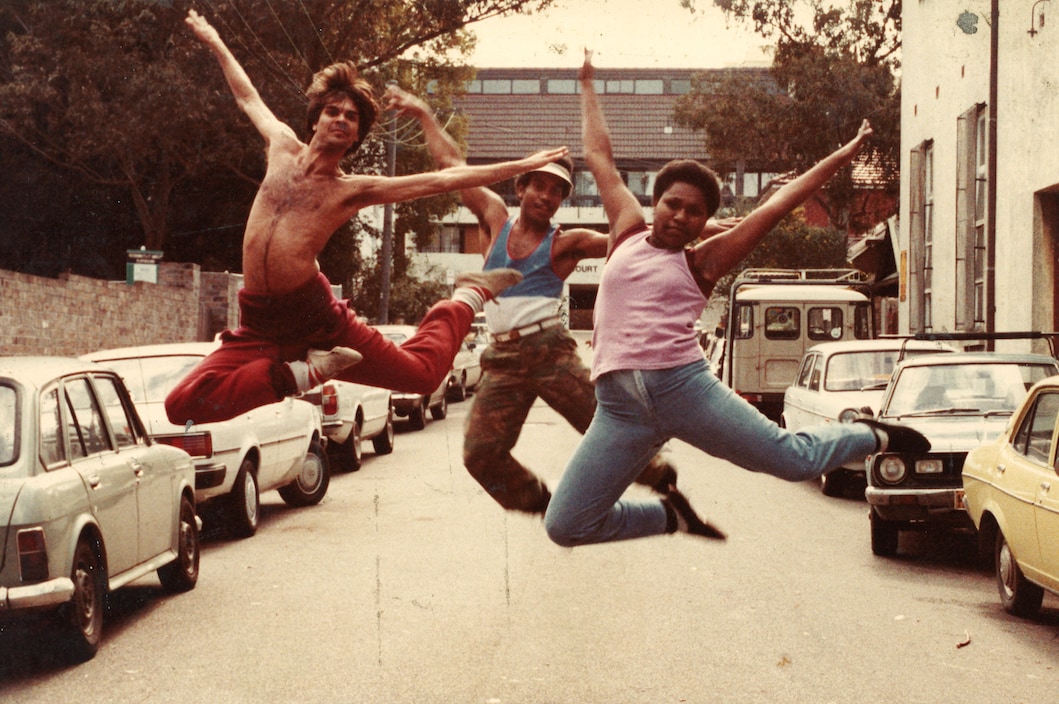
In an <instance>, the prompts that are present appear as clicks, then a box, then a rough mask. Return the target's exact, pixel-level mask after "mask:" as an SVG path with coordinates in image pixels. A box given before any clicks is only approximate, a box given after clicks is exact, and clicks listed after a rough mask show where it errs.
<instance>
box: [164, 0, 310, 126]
mask: <svg viewBox="0 0 1059 704" xmlns="http://www.w3.org/2000/svg"><path fill="white" fill-rule="evenodd" d="M184 21H185V22H186V23H187V25H188V27H190V28H191V31H192V32H194V33H195V36H196V37H197V38H198V40H199V41H200V42H202V43H203V44H205V45H206V47H207V48H208V49H209V50H210V51H212V52H213V55H214V56H215V57H216V59H217V63H219V64H220V66H221V71H223V72H224V78H225V79H226V80H227V81H228V87H229V88H230V89H231V91H232V95H233V96H234V97H235V102H236V104H237V105H238V106H239V109H240V110H242V111H243V112H244V113H246V116H247V117H249V118H250V121H251V122H252V123H254V127H256V128H257V131H258V132H260V133H261V136H262V137H264V138H265V141H267V142H271V141H272V139H273V137H274V136H275V135H277V134H278V133H280V132H285V133H288V134H289V135H290V136H291V137H294V138H295V139H297V135H295V134H294V130H292V129H291V128H290V127H289V126H288V125H285V124H284V123H282V122H280V120H279V119H278V118H277V117H276V116H275V115H274V114H273V113H272V111H271V110H270V109H269V108H268V106H267V105H265V101H264V100H262V99H261V95H260V94H259V93H258V92H257V88H255V87H254V84H253V83H251V82H250V77H249V76H247V75H246V71H244V70H243V67H242V66H241V65H240V64H239V62H238V61H237V60H236V58H235V56H234V55H233V54H232V52H231V51H230V50H229V49H228V46H227V45H226V44H225V43H224V40H222V39H221V35H220V34H218V33H217V30H216V29H215V28H214V27H213V25H211V24H210V23H209V22H207V21H206V18H204V17H203V16H202V15H200V14H199V13H197V12H195V11H194V10H188V16H187V18H186V19H185V20H184Z"/></svg>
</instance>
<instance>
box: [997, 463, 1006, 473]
mask: <svg viewBox="0 0 1059 704" xmlns="http://www.w3.org/2000/svg"><path fill="white" fill-rule="evenodd" d="M1007 468H1008V466H1007V465H1006V464H998V465H997V466H996V471H997V472H999V473H1001V474H1003V473H1004V471H1005V470H1006V469H1007Z"/></svg>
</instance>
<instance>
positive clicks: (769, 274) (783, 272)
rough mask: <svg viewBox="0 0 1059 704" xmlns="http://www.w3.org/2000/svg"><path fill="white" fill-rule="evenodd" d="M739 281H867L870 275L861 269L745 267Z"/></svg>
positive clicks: (738, 278)
mask: <svg viewBox="0 0 1059 704" xmlns="http://www.w3.org/2000/svg"><path fill="white" fill-rule="evenodd" d="M736 280H737V281H738V282H741V283H747V282H751V281H753V282H756V283H771V282H780V281H807V282H809V281H811V282H813V283H823V282H849V283H867V282H868V275H867V274H865V273H864V272H863V271H861V270H860V269H744V270H743V271H741V272H739V276H738V277H737V279H736Z"/></svg>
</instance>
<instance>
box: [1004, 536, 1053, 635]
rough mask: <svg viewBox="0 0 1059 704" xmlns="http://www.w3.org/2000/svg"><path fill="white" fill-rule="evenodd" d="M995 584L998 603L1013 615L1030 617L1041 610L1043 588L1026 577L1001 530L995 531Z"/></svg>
mask: <svg viewBox="0 0 1059 704" xmlns="http://www.w3.org/2000/svg"><path fill="white" fill-rule="evenodd" d="M996 584H997V588H998V589H999V591H1000V603H1001V604H1003V605H1004V609H1005V610H1006V611H1007V612H1008V613H1010V614H1014V615H1015V616H1022V617H1023V618H1032V617H1034V616H1036V615H1037V612H1038V611H1040V610H1041V601H1042V600H1043V599H1044V590H1043V589H1041V588H1040V587H1038V586H1037V585H1036V584H1034V583H1033V582H1031V581H1029V580H1028V579H1026V575H1024V574H1023V573H1022V570H1021V569H1019V565H1018V563H1017V562H1016V561H1015V555H1014V554H1013V553H1012V552H1011V546H1009V545H1008V541H1007V539H1006V538H1004V533H1003V532H1002V531H999V530H998V531H997V533H996Z"/></svg>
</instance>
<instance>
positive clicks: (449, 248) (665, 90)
mask: <svg viewBox="0 0 1059 704" xmlns="http://www.w3.org/2000/svg"><path fill="white" fill-rule="evenodd" d="M732 70H736V71H745V72H746V74H747V80H759V81H763V80H771V79H770V78H769V73H768V69H765V68H739V69H716V70H713V71H715V72H716V73H717V74H718V75H720V74H721V73H722V72H724V73H727V72H730V71H732ZM577 73H578V71H577V69H555V68H541V69H534V68H482V69H479V70H478V73H477V76H476V78H475V80H474V81H472V82H471V83H469V84H468V86H467V92H466V94H465V95H463V96H461V97H460V98H458V99H457V100H456V101H455V105H454V107H455V110H456V111H458V112H459V113H461V114H462V115H463V116H464V117H466V119H467V122H468V135H467V161H468V162H469V163H471V164H480V163H489V162H495V161H503V160H508V159H517V158H521V157H523V156H525V155H526V154H530V153H533V152H536V151H539V150H541V149H545V148H548V147H556V146H567V147H569V149H570V154H571V157H573V159H574V164H575V174H574V190H573V193H572V194H571V196H570V198H569V199H567V201H566V202H565V203H564V204H563V207H561V208H560V209H559V212H558V213H557V214H556V217H555V220H556V221H557V222H558V223H559V224H560V225H561V226H565V227H575V226H576V227H589V228H594V229H598V230H600V231H603V232H605V231H606V229H607V219H606V216H605V214H604V212H603V208H602V206H601V203H600V200H599V197H598V194H597V191H596V188H595V183H594V181H593V179H592V176H591V174H590V173H589V172H588V171H587V170H586V169H585V168H584V160H583V151H584V150H583V148H582V145H581V103H580V86H579V82H578V79H577ZM709 73H711V70H707V69H690V68H689V69H672V68H657V69H604V68H597V69H596V92H597V93H598V95H599V96H600V101H601V103H602V106H603V111H604V113H605V115H606V118H607V123H608V126H609V128H610V133H611V142H612V144H613V147H614V157H615V161H616V162H617V166H618V169H619V170H620V171H621V172H622V173H623V175H624V176H625V177H626V181H627V183H628V184H629V187H630V188H631V189H632V191H633V193H635V194H636V195H637V196H638V197H639V199H640V202H641V203H643V204H644V206H645V210H646V211H647V212H646V215H647V218H648V220H650V218H651V212H650V211H651V208H650V202H651V198H650V194H651V189H652V187H653V185H654V176H655V174H656V173H657V172H658V170H659V169H661V167H662V166H663V165H665V164H666V163H667V162H669V161H671V160H673V159H677V158H691V159H698V160H701V161H703V162H705V163H709V154H708V153H707V152H706V149H705V144H704V140H703V136H702V135H701V134H700V133H696V132H693V131H692V130H690V129H688V128H686V127H681V126H679V125H677V124H676V123H675V120H674V112H675V107H676V102H677V100H678V99H679V98H680V96H682V95H684V94H686V93H688V92H689V91H690V90H691V86H692V78H693V77H694V76H695V75H697V74H709ZM771 176H772V175H771V174H744V175H743V179H742V182H741V183H738V184H737V183H735V181H734V179H730V180H729V181H728V182H727V183H726V184H725V186H726V190H728V191H729V192H730V193H733V194H736V193H738V194H741V195H748V196H756V195H757V194H758V193H759V192H760V191H761V189H762V188H763V187H764V186H765V184H766V183H767V182H768V180H769V179H770V178H771ZM494 188H495V189H496V190H497V191H498V192H499V193H501V195H503V196H504V197H505V200H506V201H507V203H508V206H509V207H510V208H511V212H512V214H515V213H517V211H518V207H517V202H516V199H515V194H514V183H513V181H512V182H508V183H502V184H497V185H496V186H494ZM478 243H479V238H478V236H477V220H476V219H475V217H474V215H473V214H472V213H470V211H468V210H467V209H466V208H463V207H460V208H459V209H458V210H457V211H456V212H454V213H452V214H451V215H449V216H447V217H446V218H445V219H444V220H443V222H442V227H441V230H440V233H439V236H438V237H437V238H436V240H435V242H434V244H433V245H432V246H431V247H430V251H424V252H421V253H420V254H421V255H423V257H424V259H425V260H426V263H427V264H429V265H433V266H437V267H440V268H441V269H443V270H447V271H448V272H449V273H450V275H451V274H452V273H455V272H460V271H469V270H472V269H479V268H481V266H482V253H481V252H480V251H479V249H478ZM601 266H602V262H601V261H597V260H587V261H584V262H582V263H581V265H580V266H578V268H577V271H576V272H575V273H574V274H573V275H571V276H570V277H569V278H568V279H567V284H568V289H569V300H570V316H571V323H572V325H573V327H587V325H586V324H585V318H586V315H588V314H589V313H590V308H591V304H592V301H594V297H595V293H594V292H595V288H596V286H597V285H598V281H599V271H600V268H601Z"/></svg>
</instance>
